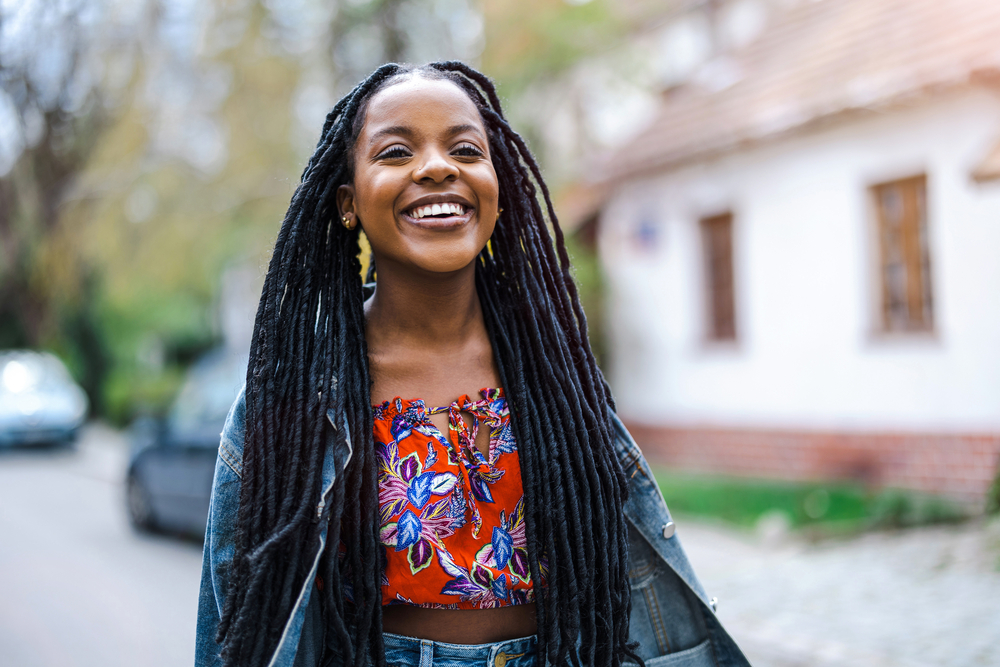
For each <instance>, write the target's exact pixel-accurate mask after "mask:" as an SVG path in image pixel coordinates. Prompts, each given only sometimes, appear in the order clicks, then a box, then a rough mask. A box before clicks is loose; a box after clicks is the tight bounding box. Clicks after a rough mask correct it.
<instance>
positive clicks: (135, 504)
mask: <svg viewBox="0 0 1000 667" xmlns="http://www.w3.org/2000/svg"><path fill="white" fill-rule="evenodd" d="M125 501H126V503H127V504H128V518H129V520H130V521H131V522H132V526H134V527H135V528H137V529H138V530H144V531H147V530H156V517H155V516H154V514H153V504H152V503H151V502H150V500H149V491H147V490H146V487H144V486H143V485H142V482H141V481H139V478H138V476H136V475H135V474H130V475H129V476H128V479H127V480H126V482H125Z"/></svg>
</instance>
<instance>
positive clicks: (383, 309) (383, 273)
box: [365, 263, 485, 350]
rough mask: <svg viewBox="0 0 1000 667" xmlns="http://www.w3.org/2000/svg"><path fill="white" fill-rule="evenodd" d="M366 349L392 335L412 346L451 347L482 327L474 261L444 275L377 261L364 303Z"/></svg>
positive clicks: (481, 329)
mask: <svg viewBox="0 0 1000 667" xmlns="http://www.w3.org/2000/svg"><path fill="white" fill-rule="evenodd" d="M365 329H366V338H367V340H368V346H369V349H376V350H377V349H379V348H380V347H381V343H383V342H384V341H387V340H392V341H393V342H395V343H399V342H404V341H405V343H406V344H408V346H413V347H418V348H427V349H433V348H440V347H449V346H453V345H455V344H457V343H460V342H462V341H467V340H468V339H469V338H470V337H472V336H476V335H478V334H480V333H482V332H484V331H485V323H484V322H483V311H482V307H481V306H480V304H479V295H478V294H477V292H476V274H475V265H474V264H470V265H469V266H467V267H465V268H464V269H461V270H459V271H456V272H454V273H449V274H444V275H441V274H426V273H421V274H415V273H413V272H410V271H401V270H398V269H397V268H396V267H394V266H392V265H391V264H388V263H386V265H385V266H383V263H378V283H377V285H376V287H375V293H374V294H373V295H372V296H371V298H369V299H368V301H367V302H366V303H365Z"/></svg>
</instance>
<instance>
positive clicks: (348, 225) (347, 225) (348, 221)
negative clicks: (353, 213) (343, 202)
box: [340, 215, 354, 231]
mask: <svg viewBox="0 0 1000 667" xmlns="http://www.w3.org/2000/svg"><path fill="white" fill-rule="evenodd" d="M340 222H341V223H342V224H343V225H344V227H345V228H346V229H347V230H348V231H350V230H352V229H354V220H352V219H351V218H348V217H347V216H346V215H345V216H344V217H342V218H341V219H340Z"/></svg>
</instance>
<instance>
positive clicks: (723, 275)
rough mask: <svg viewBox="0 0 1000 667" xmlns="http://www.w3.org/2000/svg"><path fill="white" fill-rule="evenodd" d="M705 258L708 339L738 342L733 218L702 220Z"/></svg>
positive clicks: (716, 217)
mask: <svg viewBox="0 0 1000 667" xmlns="http://www.w3.org/2000/svg"><path fill="white" fill-rule="evenodd" d="M700 224H701V238H702V245H703V247H704V257H705V286H706V295H705V296H706V301H707V303H706V306H707V308H706V310H707V312H708V322H707V329H708V338H709V339H711V340H735V339H736V303H735V302H736V297H735V289H734V285H733V215H732V213H724V214H722V215H716V216H712V217H710V218H702V220H701V223H700Z"/></svg>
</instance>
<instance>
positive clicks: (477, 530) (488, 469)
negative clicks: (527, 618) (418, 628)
mask: <svg viewBox="0 0 1000 667" xmlns="http://www.w3.org/2000/svg"><path fill="white" fill-rule="evenodd" d="M481 393H482V396H483V398H482V400H478V401H474V400H472V399H471V398H470V397H469V396H467V395H466V396H462V397H460V398H459V399H458V400H457V401H455V402H454V403H452V404H451V405H450V406H445V407H440V408H427V407H425V405H424V403H423V401H421V400H419V399H413V400H404V399H401V398H396V399H394V400H392V401H386V402H385V403H383V404H381V405H378V406H375V408H374V409H375V415H374V416H375V446H376V449H377V453H378V460H379V509H380V516H379V519H380V530H379V537H380V541H381V543H382V546H383V550H384V556H385V558H384V564H385V570H384V574H383V585H382V604H410V605H416V606H420V607H431V608H451V609H487V608H493V607H501V606H505V605H512V604H523V603H525V602H530V601H532V599H533V590H532V586H531V575H530V573H529V570H528V550H527V540H526V538H525V529H524V489H523V487H522V484H521V469H520V464H519V462H518V457H517V446H516V444H515V442H514V438H513V435H512V432H511V428H510V413H509V410H508V407H507V402H506V399H505V398H504V396H503V391H502V390H501V389H483V390H482V391H481ZM441 412H447V413H448V436H447V437H446V436H445V435H444V434H443V433H441V432H440V431H439V430H438V429H437V427H435V426H434V424H433V423H432V422H431V421H430V415H432V414H437V413H441ZM463 412H464V413H466V414H469V415H471V416H472V419H471V420H470V421H471V425H470V424H466V422H465V420H464V419H463V418H462V414H461V413H463ZM481 425H482V426H484V427H486V428H488V429H489V435H490V437H489V453H488V455H485V454H483V452H480V451H479V450H478V449H477V448H476V446H475V442H476V435H477V434H478V431H479V428H480V427H481ZM546 565H547V564H546V562H545V559H544V558H543V559H542V562H541V563H540V569H541V573H542V576H543V577H544V576H545V574H546V571H547V569H548V568H547V567H546Z"/></svg>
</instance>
